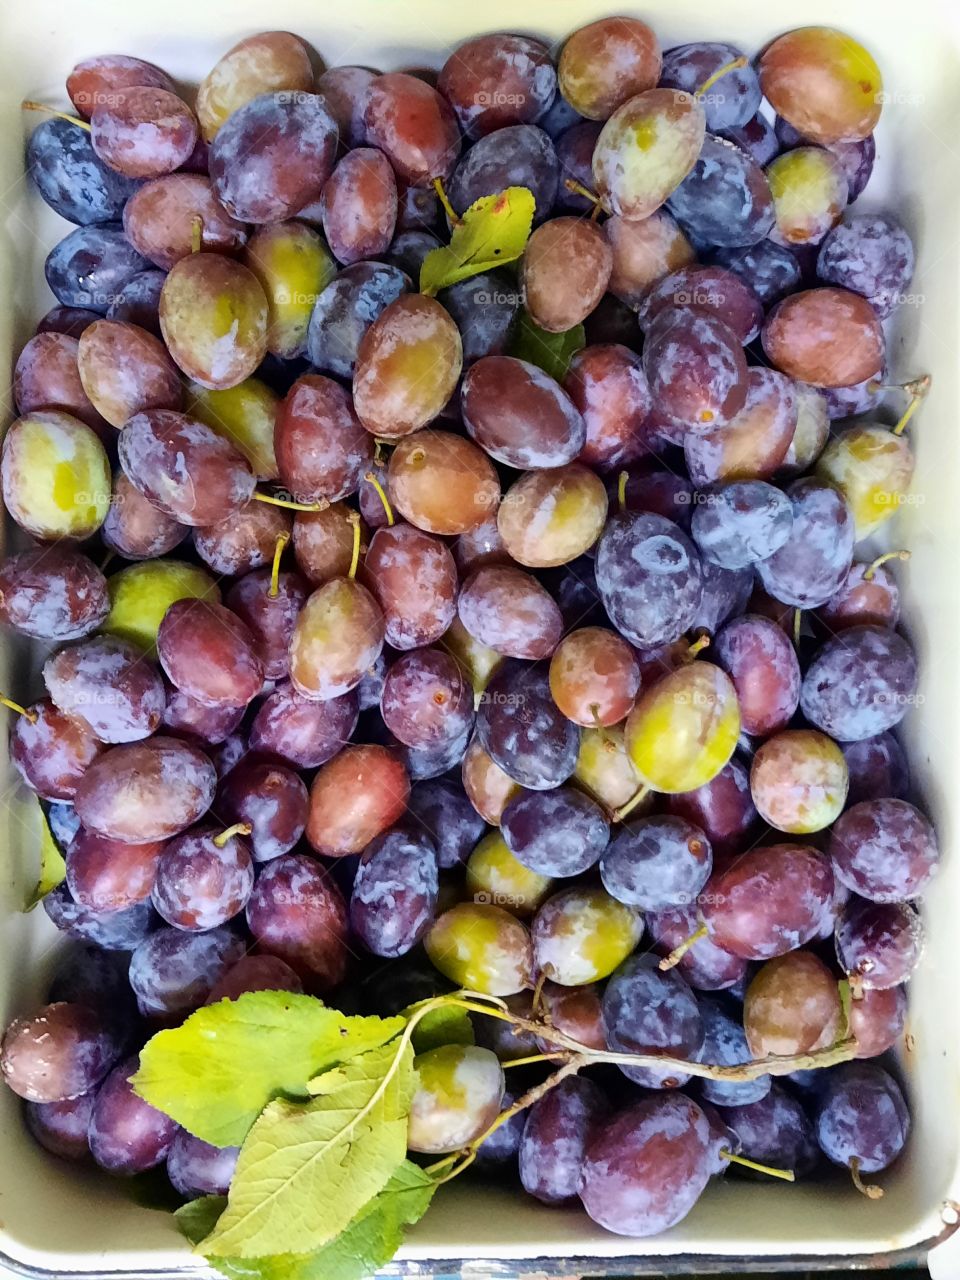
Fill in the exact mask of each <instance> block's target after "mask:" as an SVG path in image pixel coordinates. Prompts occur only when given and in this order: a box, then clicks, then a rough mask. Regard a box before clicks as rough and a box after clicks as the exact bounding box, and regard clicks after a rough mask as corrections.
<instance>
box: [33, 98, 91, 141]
mask: <svg viewBox="0 0 960 1280" xmlns="http://www.w3.org/2000/svg"><path fill="white" fill-rule="evenodd" d="M20 108H21V110H23V111H46V113H47V114H48V115H51V116H56V117H57V119H58V120H69V121H70V123H71V124H75V125H76V126H77V128H78V129H86V131H87V133H89V132H90V125H89V124H88V123H87V121H86V120H81V119H80V117H79V116H72V115H70V113H69V111H59V110H58V109H57V108H56V107H48V106H47V104H46V103H45V102H30V101H25V102H21V103H20Z"/></svg>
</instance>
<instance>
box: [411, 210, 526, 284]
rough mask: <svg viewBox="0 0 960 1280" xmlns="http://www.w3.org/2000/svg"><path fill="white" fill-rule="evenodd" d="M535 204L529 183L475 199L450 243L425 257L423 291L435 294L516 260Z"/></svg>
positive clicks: (421, 270) (421, 271)
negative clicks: (458, 282) (460, 281)
mask: <svg viewBox="0 0 960 1280" xmlns="http://www.w3.org/2000/svg"><path fill="white" fill-rule="evenodd" d="M535 207H536V202H535V200H534V198H533V192H532V191H530V190H529V189H528V188H527V187H507V189H506V191H500V192H498V193H497V194H496V195H492V196H481V197H480V199H479V200H476V201H474V203H473V204H472V205H471V206H470V208H469V209H467V211H466V213H464V215H463V217H462V218H461V220H460V222H459V224H458V225H457V226H455V227H454V228H453V231H452V232H451V233H450V243H449V245H445V246H442V247H441V248H439V249H434V250H433V251H432V252H430V253H428V254H427V256H426V258H424V260H423V266H422V267H421V268H420V292H421V293H428V294H430V295H431V296H432V295H433V294H435V293H437V292H438V291H439V290H440V289H446V288H448V287H449V286H450V285H452V284H456V283H457V281H458V280H466V279H468V278H469V277H470V276H475V275H479V273H480V272H481V271H490V270H491V269H492V268H493V267H502V266H503V264H504V263H505V262H515V261H516V259H517V258H519V257H520V256H521V255H522V253H523V251H524V249H525V248H526V247H527V241H528V240H529V238H530V230H531V228H532V227H533V212H534V208H535Z"/></svg>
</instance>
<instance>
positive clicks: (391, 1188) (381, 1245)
mask: <svg viewBox="0 0 960 1280" xmlns="http://www.w3.org/2000/svg"><path fill="white" fill-rule="evenodd" d="M437 1185H438V1184H437V1182H436V1181H434V1179H433V1178H431V1177H430V1176H429V1175H428V1174H426V1173H424V1171H423V1170H422V1169H421V1168H419V1167H418V1166H417V1165H415V1164H412V1163H411V1162H410V1161H409V1160H405V1161H404V1162H403V1164H401V1165H400V1166H399V1167H398V1168H397V1169H396V1171H395V1172H394V1173H393V1175H392V1177H391V1178H390V1181H389V1182H388V1183H387V1185H386V1186H385V1187H384V1189H383V1190H382V1191H381V1192H380V1193H379V1195H376V1196H374V1197H373V1199H372V1200H368V1201H367V1203H366V1204H365V1205H364V1206H363V1208H362V1209H361V1210H360V1212H359V1213H358V1214H357V1216H356V1217H355V1218H354V1219H353V1221H352V1222H350V1223H349V1224H348V1226H347V1227H346V1228H345V1229H344V1230H343V1231H341V1233H340V1235H338V1236H336V1237H335V1238H334V1239H333V1240H331V1241H330V1243H329V1244H325V1245H323V1247H322V1248H320V1249H317V1250H316V1251H315V1252H314V1253H305V1254H293V1253H281V1254H275V1255H274V1256H273V1257H269V1258H221V1257H214V1258H212V1259H210V1262H211V1265H212V1266H214V1267H216V1268H217V1270H218V1271H221V1272H222V1273H223V1274H224V1275H226V1276H229V1277H230V1280H366V1277H367V1276H372V1275H373V1273H374V1272H375V1271H379V1270H380V1268H381V1267H384V1266H386V1264H387V1263H388V1262H389V1261H390V1260H391V1259H392V1258H393V1256H394V1254H395V1253H396V1252H397V1250H398V1249H399V1248H400V1245H401V1244H402V1243H403V1234H404V1231H403V1229H404V1227H407V1226H412V1224H413V1223H414V1222H419V1221H420V1219H421V1218H422V1217H423V1215H424V1214H425V1213H426V1211H427V1209H428V1208H429V1207H430V1201H431V1200H432V1199H433V1193H434V1192H435V1191H436V1189H437ZM208 1202H210V1203H208ZM225 1203H226V1202H225V1201H224V1199H223V1197H222V1196H204V1197H203V1199H201V1200H192V1201H191V1202H190V1204H187V1205H184V1206H183V1208H182V1209H181V1210H179V1211H178V1213H177V1215H176V1217H177V1221H178V1223H179V1224H180V1229H181V1230H182V1231H183V1233H184V1235H185V1236H186V1237H187V1239H188V1240H190V1241H191V1242H194V1243H195V1242H196V1239H197V1230H198V1228H199V1227H200V1226H201V1225H202V1224H206V1223H209V1224H210V1225H212V1223H213V1220H215V1218H216V1216H217V1215H218V1214H219V1213H220V1212H221V1211H222V1206H223V1205H224V1204H225ZM194 1206H196V1207H194ZM204 1234H205V1233H204Z"/></svg>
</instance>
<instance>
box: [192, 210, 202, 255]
mask: <svg viewBox="0 0 960 1280" xmlns="http://www.w3.org/2000/svg"><path fill="white" fill-rule="evenodd" d="M202 248H203V218H201V216H200V214H199V213H196V214H194V216H193V218H192V219H191V221H190V252H191V253H199V252H200V250H201V249H202Z"/></svg>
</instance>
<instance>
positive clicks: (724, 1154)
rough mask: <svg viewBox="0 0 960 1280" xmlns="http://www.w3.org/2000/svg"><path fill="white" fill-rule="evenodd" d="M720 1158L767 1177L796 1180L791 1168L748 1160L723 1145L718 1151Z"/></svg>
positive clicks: (788, 1180)
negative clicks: (779, 1167) (775, 1166)
mask: <svg viewBox="0 0 960 1280" xmlns="http://www.w3.org/2000/svg"><path fill="white" fill-rule="evenodd" d="M720 1159H721V1160H729V1161H730V1163H731V1164H739V1165H742V1166H743V1167H744V1169H754V1170H756V1172H757V1173H765V1174H766V1175H767V1177H769V1178H780V1179H782V1180H783V1181H784V1182H796V1180H797V1179H796V1177H795V1176H794V1172H793V1170H792V1169H774V1168H773V1167H772V1166H771V1165H768V1164H758V1163H757V1161H756V1160H748V1159H747V1157H746V1156H738V1155H735V1154H734V1152H732V1151H728V1150H727V1148H726V1147H723V1148H722V1150H721V1152H720Z"/></svg>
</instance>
